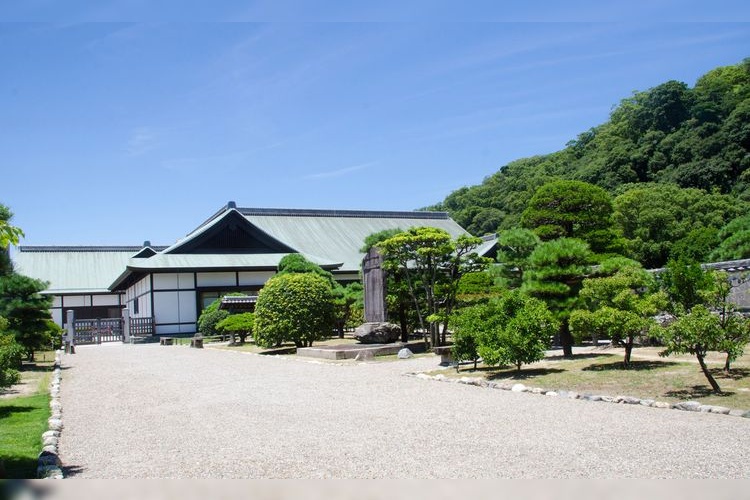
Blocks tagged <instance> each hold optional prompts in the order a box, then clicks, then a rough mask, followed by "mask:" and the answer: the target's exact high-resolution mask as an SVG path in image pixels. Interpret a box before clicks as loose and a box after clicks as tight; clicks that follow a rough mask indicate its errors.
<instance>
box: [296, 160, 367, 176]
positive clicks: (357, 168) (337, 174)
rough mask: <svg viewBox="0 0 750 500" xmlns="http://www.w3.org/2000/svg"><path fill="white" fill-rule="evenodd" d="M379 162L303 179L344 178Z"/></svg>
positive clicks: (321, 173) (319, 173) (330, 171)
mask: <svg viewBox="0 0 750 500" xmlns="http://www.w3.org/2000/svg"><path fill="white" fill-rule="evenodd" d="M375 163H377V162H374V161H371V162H368V163H361V164H359V165H353V166H351V167H346V168H340V169H338V170H329V171H327V172H318V173H316V174H309V175H305V176H304V177H302V179H329V178H331V177H342V176H344V175H347V174H351V173H352V172H357V171H358V170H364V169H366V168H368V167H371V166H372V165H374V164H375Z"/></svg>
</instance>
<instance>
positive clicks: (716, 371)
mask: <svg viewBox="0 0 750 500" xmlns="http://www.w3.org/2000/svg"><path fill="white" fill-rule="evenodd" d="M709 371H710V372H711V375H713V376H714V378H723V379H731V380H742V379H743V378H746V377H748V376H750V368H732V369H731V370H729V373H727V372H725V371H724V369H723V368H711V369H710V370H709Z"/></svg>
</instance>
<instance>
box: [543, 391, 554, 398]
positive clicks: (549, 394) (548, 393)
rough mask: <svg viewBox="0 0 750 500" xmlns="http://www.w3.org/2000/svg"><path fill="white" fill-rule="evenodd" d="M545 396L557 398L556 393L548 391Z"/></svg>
mask: <svg viewBox="0 0 750 500" xmlns="http://www.w3.org/2000/svg"><path fill="white" fill-rule="evenodd" d="M544 395H545V396H553V397H554V396H557V393H556V392H555V391H547V392H545V393H544Z"/></svg>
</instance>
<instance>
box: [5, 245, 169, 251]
mask: <svg viewBox="0 0 750 500" xmlns="http://www.w3.org/2000/svg"><path fill="white" fill-rule="evenodd" d="M143 248H144V247H143V246H140V245H136V246H133V245H109V246H107V245H21V246H19V247H18V251H19V252H137V251H139V250H142V249H143ZM150 248H152V249H153V250H156V251H157V252H160V251H162V250H164V249H166V248H167V247H166V246H151V247H150Z"/></svg>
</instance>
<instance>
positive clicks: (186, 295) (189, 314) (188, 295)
mask: <svg viewBox="0 0 750 500" xmlns="http://www.w3.org/2000/svg"><path fill="white" fill-rule="evenodd" d="M178 298H179V301H180V323H195V322H196V321H197V320H198V313H197V310H196V308H197V304H196V297H195V291H189V292H179V296H178ZM191 328H192V329H193V331H195V327H191Z"/></svg>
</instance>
